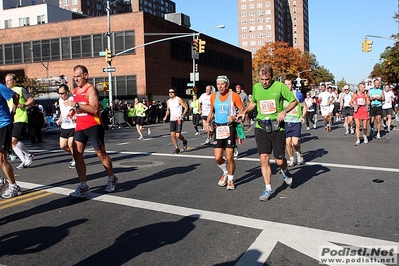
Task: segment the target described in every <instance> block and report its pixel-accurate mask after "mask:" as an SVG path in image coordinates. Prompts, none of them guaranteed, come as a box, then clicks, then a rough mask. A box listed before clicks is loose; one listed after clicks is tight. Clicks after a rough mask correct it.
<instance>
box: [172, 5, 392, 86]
mask: <svg viewBox="0 0 399 266" xmlns="http://www.w3.org/2000/svg"><path fill="white" fill-rule="evenodd" d="M174 2H175V3H176V12H178V13H184V14H185V15H187V16H189V17H190V22H191V29H193V30H195V31H198V32H201V31H203V30H206V29H209V28H212V29H209V30H208V31H206V35H209V36H212V37H213V38H216V39H219V40H221V41H224V42H226V43H229V44H232V45H235V46H238V20H237V13H238V11H237V0H200V1H192V0H174ZM308 8H309V39H310V53H312V54H314V55H316V59H317V61H318V63H319V65H320V66H324V67H325V68H326V69H328V70H329V71H330V72H331V73H332V74H333V75H334V76H335V81H336V82H338V81H340V80H341V79H345V81H346V82H348V83H350V84H357V83H358V82H360V81H362V80H363V79H365V78H367V77H368V76H369V74H370V72H371V71H372V70H373V66H374V65H375V64H376V63H378V62H379V59H380V54H381V53H382V52H383V51H384V50H385V48H386V47H388V46H393V45H394V43H395V42H394V41H393V40H387V39H382V38H374V37H368V39H369V40H372V41H373V50H372V52H370V53H364V52H362V48H361V47H362V41H363V40H364V38H365V35H375V36H381V37H391V35H392V34H397V33H398V30H399V26H398V23H397V22H395V20H394V19H393V16H394V15H395V13H398V1H397V0H309V6H308ZM219 25H225V28H224V29H217V28H213V27H216V26H219Z"/></svg>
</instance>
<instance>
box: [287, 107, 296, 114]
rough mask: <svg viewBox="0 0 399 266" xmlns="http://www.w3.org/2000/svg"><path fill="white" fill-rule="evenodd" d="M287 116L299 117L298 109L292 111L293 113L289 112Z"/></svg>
mask: <svg viewBox="0 0 399 266" xmlns="http://www.w3.org/2000/svg"><path fill="white" fill-rule="evenodd" d="M287 115H294V116H297V115H298V108H297V107H295V108H294V109H292V110H291V111H289V112H288V114H287Z"/></svg>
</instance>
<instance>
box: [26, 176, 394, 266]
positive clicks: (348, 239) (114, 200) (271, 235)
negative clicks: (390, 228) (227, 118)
mask: <svg viewBox="0 0 399 266" xmlns="http://www.w3.org/2000/svg"><path fill="white" fill-rule="evenodd" d="M18 184H19V185H20V186H21V187H24V188H27V189H33V190H46V191H48V192H53V193H57V194H61V195H65V196H68V195H69V193H71V192H73V190H72V189H67V188H62V187H52V186H43V185H40V184H34V183H28V182H22V181H19V182H18ZM86 198H89V199H91V200H96V201H101V202H107V203H111V204H119V205H123V206H128V207H133V208H140V209H145V210H151V211H156V212H164V213H168V214H174V215H180V216H198V215H199V218H200V219H205V220H209V221H213V222H220V223H226V224H232V225H238V226H243V227H247V228H252V229H260V230H262V232H261V233H260V234H259V236H258V237H257V238H256V240H255V241H254V242H253V243H252V245H251V246H250V247H249V249H248V250H247V252H246V253H244V255H243V256H242V257H241V258H240V259H239V261H238V262H237V264H236V265H238V266H248V265H264V263H265V262H266V260H267V258H268V257H269V255H270V253H271V252H272V251H273V249H274V247H275V245H276V244H277V242H280V243H282V244H284V245H287V246H289V247H291V248H293V249H295V250H297V251H298V252H300V253H302V254H305V255H307V256H309V257H311V258H313V259H315V260H318V259H319V253H318V252H319V246H326V245H333V244H332V242H335V243H341V244H345V245H352V246H357V247H365V246H397V247H399V242H393V241H387V240H380V239H373V238H368V237H361V236H356V235H349V234H342V233H336V232H331V231H325V230H320V229H313V228H309V227H304V226H297V225H291V224H283V223H277V222H270V221H264V220H260V219H254V218H247V217H242V216H237V215H231V214H225V213H218V212H212V211H206V210H199V209H193V208H187V207H181V206H174V205H168V204H163V203H157V202H151V201H144V200H138V199H131V198H123V197H119V196H113V195H109V194H105V195H102V194H98V193H91V194H90V195H89V196H88V197H86ZM253 251H256V252H253ZM259 253H260V255H259ZM254 254H257V255H256V256H254Z"/></svg>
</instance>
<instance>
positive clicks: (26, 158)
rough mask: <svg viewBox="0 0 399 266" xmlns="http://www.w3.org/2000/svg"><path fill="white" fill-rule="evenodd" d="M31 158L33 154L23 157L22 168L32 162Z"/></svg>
mask: <svg viewBox="0 0 399 266" xmlns="http://www.w3.org/2000/svg"><path fill="white" fill-rule="evenodd" d="M33 157H34V155H33V154H29V155H27V156H25V161H24V166H26V167H29V166H30V165H31V164H32V162H33Z"/></svg>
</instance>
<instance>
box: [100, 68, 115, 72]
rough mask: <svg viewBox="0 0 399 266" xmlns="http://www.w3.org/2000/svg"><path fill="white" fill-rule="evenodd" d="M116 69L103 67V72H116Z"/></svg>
mask: <svg viewBox="0 0 399 266" xmlns="http://www.w3.org/2000/svg"><path fill="white" fill-rule="evenodd" d="M115 71H116V68H115V67H103V72H115Z"/></svg>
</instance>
